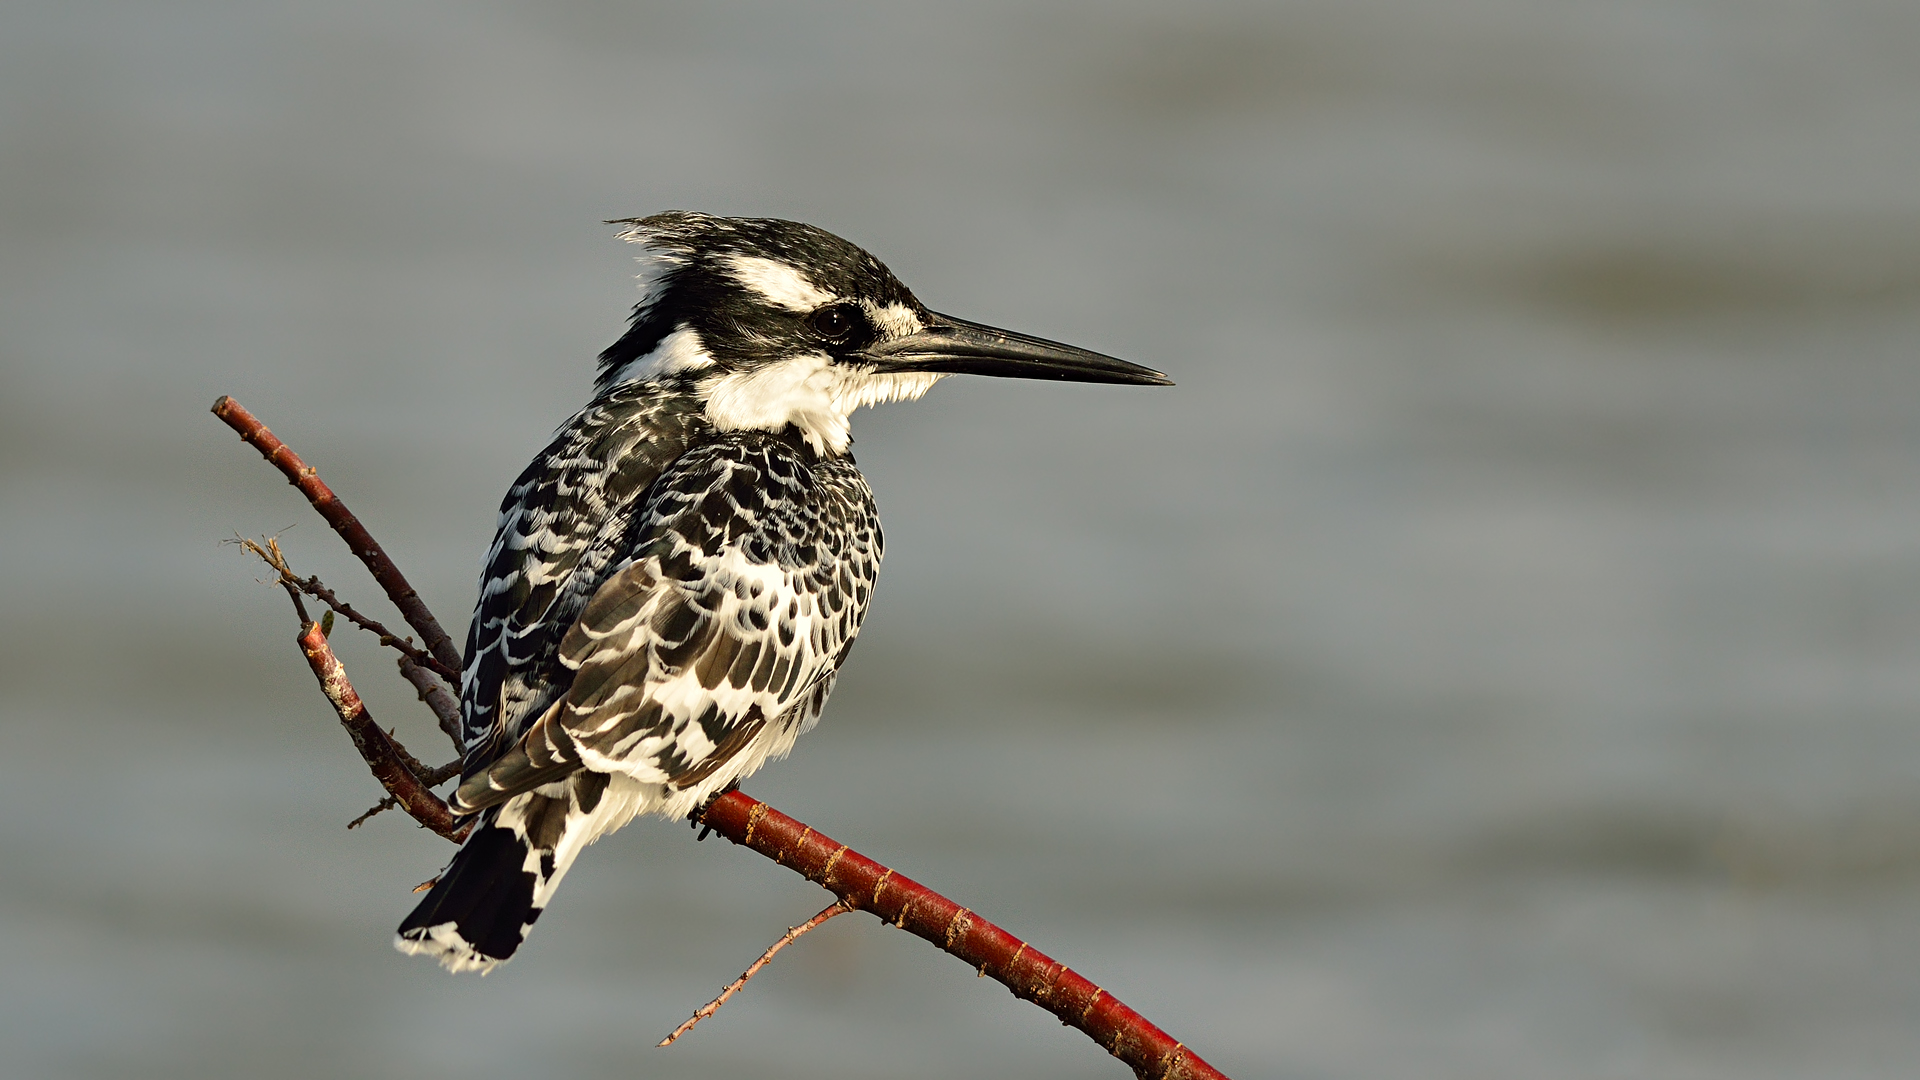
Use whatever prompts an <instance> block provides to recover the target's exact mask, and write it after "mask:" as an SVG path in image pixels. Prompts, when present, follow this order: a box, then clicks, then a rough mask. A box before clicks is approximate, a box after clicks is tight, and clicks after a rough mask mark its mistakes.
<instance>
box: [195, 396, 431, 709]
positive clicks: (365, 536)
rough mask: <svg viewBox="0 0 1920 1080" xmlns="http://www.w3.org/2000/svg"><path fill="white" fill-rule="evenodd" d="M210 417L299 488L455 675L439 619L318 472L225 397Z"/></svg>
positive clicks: (257, 420) (427, 644)
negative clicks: (232, 431)
mask: <svg viewBox="0 0 1920 1080" xmlns="http://www.w3.org/2000/svg"><path fill="white" fill-rule="evenodd" d="M213 415H215V416H217V417H219V418H220V419H221V420H223V421H225V422H226V425H227V426H228V427H230V428H232V429H233V430H235V431H237V432H239V433H240V438H242V439H244V440H246V442H247V443H249V444H250V445H252V447H253V448H254V449H255V450H258V451H260V456H262V457H264V458H266V459H267V461H268V462H269V463H270V464H272V465H273V467H274V468H276V469H279V470H280V471H281V473H283V474H284V475H285V476H286V478H287V482H288V483H290V484H292V485H293V486H294V487H297V488H299V489H300V494H302V495H305V496H306V497H307V501H308V502H310V503H312V504H313V508H314V509H315V510H318V511H319V512H320V516H321V517H323V518H326V519H327V524H329V525H331V526H333V531H334V532H337V533H339V534H340V539H342V540H345V541H346V542H347V547H348V548H349V549H351V550H352V551H353V553H354V554H355V555H358V556H359V557H360V561H361V562H363V563H365V564H366V566H367V569H368V570H370V571H372V573H373V580H375V581H377V582H379V583H380V587H381V588H383V589H385V590H386V591H387V596H388V597H390V598H391V599H392V600H393V606H395V607H397V608H399V609H400V615H401V617H402V618H404V619H406V620H407V625H409V626H411V627H413V628H414V629H415V630H417V631H419V633H420V637H421V639H422V640H423V641H424V642H425V643H426V647H427V651H428V652H429V653H432V654H433V658H434V659H435V660H438V661H439V662H440V663H441V664H443V665H445V666H446V667H447V668H448V669H449V670H452V671H459V670H460V647H459V646H457V645H455V644H454V643H453V639H452V638H450V637H448V636H447V632H446V631H445V630H442V629H441V628H440V622H439V620H437V619H435V618H434V617H433V612H431V611H428V610H427V603H426V601H424V600H422V599H420V594H419V593H417V592H415V591H414V589H413V586H412V585H409V584H407V578H406V575H405V574H402V573H401V572H400V568H399V567H397V566H395V565H393V560H392V559H390V558H388V557H387V553H386V552H385V551H383V550H381V547H380V545H379V544H378V543H375V542H374V539H373V535H372V534H371V533H369V532H367V527H366V526H365V525H362V524H360V519H359V518H357V517H354V516H353V513H352V511H350V510H348V509H347V507H346V505H345V504H344V503H342V502H341V501H340V499H339V497H337V496H336V495H334V493H333V489H332V488H330V487H328V486H327V485H326V484H325V483H323V482H321V480H320V476H319V472H318V470H316V469H314V468H313V467H312V466H310V465H308V464H307V463H306V462H304V461H301V460H300V455H299V454H296V453H294V452H293V448H292V447H290V446H288V445H287V444H286V443H283V442H281V441H280V440H279V439H277V438H275V437H274V434H273V432H271V431H268V430H267V425H265V424H263V423H261V422H260V420H259V418H258V417H256V416H254V415H253V414H252V413H250V412H248V411H247V410H246V409H245V408H244V407H243V406H241V404H240V403H239V402H237V401H235V400H233V399H232V398H230V397H228V396H226V395H225V394H222V395H220V399H219V400H218V401H215V402H214V403H213Z"/></svg>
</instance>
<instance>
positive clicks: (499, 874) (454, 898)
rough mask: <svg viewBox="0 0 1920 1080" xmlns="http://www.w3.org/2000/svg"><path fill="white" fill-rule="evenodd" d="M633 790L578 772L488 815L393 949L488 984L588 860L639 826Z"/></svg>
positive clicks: (615, 780)
mask: <svg viewBox="0 0 1920 1080" xmlns="http://www.w3.org/2000/svg"><path fill="white" fill-rule="evenodd" d="M610 779H611V780H612V783H611V785H610V784H609V780H610ZM623 781H625V778H624V777H621V778H610V777H609V776H608V775H607V774H606V773H595V772H584V771H583V772H577V773H575V774H573V775H572V776H570V777H567V778H565V779H563V780H559V781H556V782H554V783H551V784H547V785H545V786H543V787H540V788H538V789H536V790H534V791H529V792H526V793H524V794H521V795H516V796H514V797H513V798H511V799H509V800H507V801H506V802H504V803H502V804H500V805H499V806H495V807H491V808H489V809H487V810H485V811H482V812H481V813H480V815H479V817H478V819H477V820H476V821H475V822H474V826H473V833H472V835H470V836H468V837H467V842H466V844H465V845H463V846H462V847H461V848H460V851H459V853H458V854H456V855H455V856H454V857H453V862H452V863H450V864H449V865H448V866H447V869H446V871H445V872H443V873H442V874H441V875H440V878H439V880H438V881H436V882H434V885H433V889H432V891H431V892H429V893H427V895H426V898H425V899H423V900H421V901H420V906H419V907H416V908H414V909H413V914H411V915H409V916H407V918H406V921H405V922H403V923H401V924H400V930H399V933H398V934H396V935H395V936H394V939H393V947H394V948H396V949H399V950H400V951H401V952H404V953H412V954H414V955H421V954H425V955H428V956H431V957H433V958H434V959H436V960H438V961H440V964H441V966H442V967H445V968H446V969H447V970H448V971H478V972H480V973H481V974H485V973H487V972H489V971H491V970H493V968H494V967H495V966H497V965H499V964H501V963H504V962H505V961H506V960H507V959H508V958H509V957H511V956H512V955H513V953H514V950H515V949H518V948H519V947H520V943H521V942H522V941H525V940H526V937H527V932H528V931H530V930H531V929H533V924H534V922H535V920H537V919H539V918H540V913H541V912H542V911H544V910H545V909H546V906H547V901H548V900H549V899H550V898H551V897H552V896H553V890H554V889H555V888H556V887H557V886H558V885H559V884H560V879H561V878H562V877H564V876H565V875H566V873H567V868H568V867H570V866H572V865H573V860H574V858H575V857H577V856H578V855H579V854H580V850H581V849H582V848H584V847H586V846H587V845H588V844H590V843H592V842H593V841H595V840H597V839H599V838H600V837H601V836H602V835H604V834H606V833H608V832H611V831H613V830H614V829H617V828H619V827H620V826H621V825H624V824H626V823H627V821H629V820H631V819H632V817H633V815H634V813H635V811H636V810H637V809H638V808H639V807H638V799H637V798H636V796H637V795H638V794H639V793H638V792H637V791H635V790H634V787H635V785H632V784H631V782H623ZM609 787H612V788H613V789H614V790H611V791H610V790H609Z"/></svg>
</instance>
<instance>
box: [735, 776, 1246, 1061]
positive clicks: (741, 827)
mask: <svg viewBox="0 0 1920 1080" xmlns="http://www.w3.org/2000/svg"><path fill="white" fill-rule="evenodd" d="M700 823H701V824H702V825H706V826H709V827H711V828H712V829H713V831H715V832H717V833H719V834H720V835H722V836H724V837H726V838H727V839H729V840H731V841H733V842H734V843H736V844H739V845H740V846H742V847H746V848H752V849H753V850H754V851H757V852H759V853H760V854H762V855H765V856H766V857H767V858H769V859H772V860H773V861H774V862H777V863H779V864H780V865H782V866H785V867H787V868H788V869H790V870H792V871H793V872H794V873H796V874H799V875H800V876H801V877H804V878H806V879H807V880H808V881H811V882H813V883H814V884H816V885H819V886H820V887H821V888H824V889H826V890H828V891H830V892H832V893H833V894H834V895H835V896H838V897H839V898H840V899H841V900H843V901H845V902H846V903H847V904H848V905H849V906H851V907H857V908H860V909H862V910H864V911H871V912H873V913H874V914H875V915H878V916H879V917H880V918H881V920H883V921H885V922H890V923H892V924H893V925H895V926H897V927H899V928H900V929H902V930H905V931H907V932H908V933H910V934H914V935H916V936H918V937H923V938H925V939H927V940H928V941H931V942H933V943H934V944H935V945H936V946H938V947H939V948H940V949H941V950H943V951H945V952H947V953H951V954H952V955H954V956H957V957H959V958H960V959H962V960H965V961H966V962H967V963H968V964H970V965H972V966H973V967H974V969H975V970H977V971H979V973H980V974H982V975H986V976H990V977H992V978H994V979H997V980H999V981H1000V982H1001V983H1003V984H1005V985H1006V987H1007V988H1008V989H1009V990H1012V991H1013V994H1014V996H1015V997H1018V998H1024V999H1025V1000H1027V1001H1031V1002H1033V1003H1034V1004H1035V1005H1038V1006H1040V1007H1041V1008H1043V1009H1045V1010H1047V1011H1048V1012H1050V1013H1052V1014H1053V1015H1055V1016H1057V1017H1059V1018H1060V1022H1061V1023H1063V1024H1066V1025H1068V1026H1070V1027H1076V1028H1079V1029H1080V1030H1081V1031H1082V1032H1085V1033H1086V1036H1087V1037H1088V1038H1090V1039H1092V1040H1093V1041H1094V1042H1097V1043H1099V1044H1100V1045H1101V1046H1103V1047H1105V1048H1106V1050H1107V1052H1108V1053H1110V1054H1112V1055H1113V1056H1114V1057H1117V1058H1119V1059H1120V1060H1121V1061H1124V1062H1126V1063H1127V1065H1128V1067H1130V1068H1132V1069H1133V1071H1134V1074H1135V1075H1137V1076H1139V1077H1140V1078H1141V1080H1185V1078H1192V1080H1202V1078H1208V1077H1212V1078H1218V1080H1225V1077H1223V1076H1221V1074H1220V1072H1219V1071H1218V1070H1216V1069H1215V1068H1214V1067H1213V1066H1211V1065H1209V1064H1207V1063H1206V1062H1205V1061H1202V1060H1201V1059H1200V1055H1198V1054H1196V1053H1194V1052H1193V1051H1191V1050H1189V1049H1187V1048H1186V1046H1184V1045H1182V1044H1181V1043H1178V1042H1175V1041H1174V1039H1173V1036H1171V1035H1168V1034H1167V1033H1166V1032H1164V1031H1161V1030H1160V1029H1159V1028H1158V1027H1155V1026H1154V1025H1153V1023H1152V1022H1151V1021H1149V1020H1148V1019H1147V1018H1146V1017H1144V1016H1141V1015H1140V1014H1139V1013H1137V1012H1134V1011H1133V1010H1132V1009H1129V1008H1127V1007H1126V1006H1125V1005H1123V1004H1121V1002H1120V1000H1119V999H1118V998H1115V997H1114V996H1113V995H1112V994H1109V993H1107V992H1106V991H1105V990H1103V989H1101V988H1100V987H1098V986H1095V985H1094V984H1093V983H1092V982H1090V981H1088V980H1087V979H1086V978H1085V977H1083V976H1081V975H1080V974H1079V973H1077V972H1075V971H1074V970H1073V969H1071V968H1069V967H1067V966H1066V965H1065V964H1062V963H1058V962H1056V961H1055V960H1054V959H1053V958H1052V957H1050V956H1048V955H1046V954H1045V953H1043V952H1041V951H1040V950H1038V949H1036V948H1034V947H1033V946H1031V945H1029V944H1027V943H1026V942H1024V941H1021V940H1020V939H1019V938H1016V937H1014V936H1013V935H1012V934H1009V933H1007V932H1006V931H1005V930H1002V929H1000V928H999V927H997V926H995V925H993V924H992V923H990V922H988V921H987V920H985V919H983V918H981V917H980V916H978V915H975V914H974V913H973V912H971V911H968V910H967V909H966V908H963V907H961V906H960V905H959V904H956V903H954V902H953V901H951V900H949V899H947V898H946V897H944V896H941V895H940V894H939V893H937V892H934V891H933V890H932V889H929V888H927V887H926V886H925V885H922V884H920V883H919V882H917V881H914V880H913V879H912V878H909V877H906V876H904V875H901V874H897V873H894V872H893V870H891V869H889V868H888V867H885V866H882V865H880V864H879V863H877V862H874V861H873V860H872V859H869V858H867V857H866V856H865V855H862V854H860V853H859V852H857V851H854V850H853V849H852V848H849V847H848V846H847V845H845V844H842V843H839V842H837V841H835V840H833V839H831V838H829V837H827V836H825V835H824V834H821V833H817V832H815V831H814V830H813V828H812V827H811V826H808V825H802V824H801V823H799V822H798V821H795V820H793V819H792V818H790V817H788V816H787V815H785V814H783V813H781V812H780V811H778V810H775V809H774V808H773V807H771V806H768V805H767V804H766V803H763V802H761V801H759V800H758V799H754V798H751V797H750V796H748V795H745V794H743V793H741V792H739V791H730V792H728V793H727V794H725V795H722V796H720V797H719V798H718V799H715V800H714V801H713V804H712V805H711V806H709V807H707V812H706V815H705V816H704V817H702V818H701V820H700Z"/></svg>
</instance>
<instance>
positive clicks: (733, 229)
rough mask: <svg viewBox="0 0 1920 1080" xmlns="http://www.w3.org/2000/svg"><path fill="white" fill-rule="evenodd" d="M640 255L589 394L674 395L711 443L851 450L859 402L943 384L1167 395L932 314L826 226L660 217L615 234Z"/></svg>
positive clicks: (1093, 365) (1054, 349) (1098, 365)
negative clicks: (701, 419)
mask: <svg viewBox="0 0 1920 1080" xmlns="http://www.w3.org/2000/svg"><path fill="white" fill-rule="evenodd" d="M609 224H614V225H624V226H626V227H627V228H626V231H625V232H623V233H621V237H622V239H626V240H630V241H632V242H634V243H636V244H638V245H640V247H641V248H642V251H643V254H641V256H640V258H639V261H640V264H641V268H642V270H641V274H640V289H641V296H640V302H639V303H637V304H635V305H634V309H633V325H632V327H631V328H630V329H629V330H628V331H627V333H626V334H625V335H624V336H623V337H621V338H620V340H619V341H617V342H615V343H614V344H613V345H612V346H611V347H609V348H608V349H607V351H606V352H604V353H601V354H600V377H599V382H598V388H599V389H600V390H601V391H602V392H604V391H606V390H609V389H611V388H613V387H615V386H619V385H622V384H625V383H631V382H652V383H658V384H661V385H665V386H672V387H675V388H678V389H682V390H684V391H686V392H688V393H691V394H693V395H695V396H696V397H697V398H699V400H700V401H701V402H702V403H703V405H704V407H705V409H706V414H707V417H708V419H710V420H711V421H712V422H713V424H714V426H716V427H718V428H720V429H721V430H741V429H759V430H767V431H778V430H781V429H783V428H785V427H787V426H788V425H792V426H793V427H795V428H796V429H797V430H798V431H799V432H800V433H801V435H802V436H804V437H805V438H806V439H807V441H808V442H810V443H812V444H813V447H814V449H815V450H816V451H818V452H820V453H832V454H839V453H844V452H845V451H846V448H847V443H848V434H847V416H848V414H850V413H852V412H853V410H855V409H857V408H859V407H860V406H862V405H874V404H878V403H880V402H884V401H900V400H910V399H912V398H917V397H919V396H920V395H921V394H924V393H926V392H927V390H928V388H929V387H931V386H932V385H933V384H934V383H935V382H938V381H939V380H940V379H942V378H945V377H946V376H947V375H950V374H957V373H971V374H978V375H1001V376H1011V377H1014V378H1026V379H1058V380H1069V381H1075V382H1105V383H1135V384H1141V385H1149V386H1167V385H1171V383H1169V381H1168V380H1167V378H1166V376H1164V375H1161V374H1160V373H1159V372H1157V371H1152V370H1149V369H1147V368H1144V367H1140V366H1138V365H1136V364H1129V363H1127V362H1126V361H1124V360H1116V359H1114V358H1113V357H1111V356H1103V355H1101V354H1100V353H1095V352H1088V351H1087V350H1085V349H1078V348H1075V347H1073V346H1071V345H1062V344H1060V343H1059V342H1055V341H1046V340H1044V339H1041V338H1035V337H1028V336H1026V335H1024V334H1016V333H1012V332H1010V331H1006V330H996V329H994V328H993V327H990V326H982V325H980V324H978V323H971V322H967V321H966V320H964V319H956V318H953V317H952V316H948V315H941V314H939V313H938V312H934V311H929V310H928V309H927V307H926V305H924V304H922V303H920V301H919V300H918V299H916V298H915V297H914V295H913V293H911V292H909V291H908V290H907V287H906V286H905V285H902V284H901V283H900V280H899V279H898V278H896V277H894V276H893V273H892V271H890V270H888V269H887V268H886V267H885V266H884V265H882V264H881V262H880V260H878V259H876V258H874V257H873V256H872V255H869V254H867V252H865V251H863V250H861V249H860V248H858V247H856V246H854V245H853V244H850V243H848V242H847V241H845V240H842V239H840V238H839V237H837V236H835V235H833V234H832V233H830V232H827V231H825V230H823V229H817V228H814V227H813V226H811V225H803V224H800V223H799V222H793V221H780V220H778V219H774V218H720V217H711V216H709V215H706V214H694V213H685V212H677V211H676V212H672V213H665V214H655V215H654V216H652V217H648V218H637V219H633V220H628V221H616V222H610V223H609Z"/></svg>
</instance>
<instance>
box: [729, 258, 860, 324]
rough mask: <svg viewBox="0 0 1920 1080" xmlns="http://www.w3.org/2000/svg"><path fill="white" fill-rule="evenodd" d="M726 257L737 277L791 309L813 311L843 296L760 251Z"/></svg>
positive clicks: (748, 285) (753, 288)
mask: <svg viewBox="0 0 1920 1080" xmlns="http://www.w3.org/2000/svg"><path fill="white" fill-rule="evenodd" d="M725 259H726V263H727V268H728V269H729V270H731V271H733V276H734V279H735V280H737V281H739V282H740V284H742V285H745V286H746V287H747V288H749V289H752V290H753V291H754V292H757V293H759V294H760V295H761V296H763V297H765V298H766V299H767V301H768V302H769V303H772V304H777V305H779V306H780V307H783V308H786V309H787V310H788V311H796V312H799V311H812V310H813V309H815V308H817V307H822V306H825V305H827V304H831V303H833V302H834V301H835V300H837V299H839V297H837V296H835V295H833V294H832V293H830V292H828V291H826V290H825V289H822V288H821V287H820V286H818V285H815V284H814V283H813V282H811V281H809V280H807V276H806V275H805V274H802V273H801V272H800V271H798V270H795V269H794V268H793V267H791V266H788V265H787V264H786V263H783V262H776V261H775V260H773V259H762V258H760V257H759V256H756V255H728V256H725Z"/></svg>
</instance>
